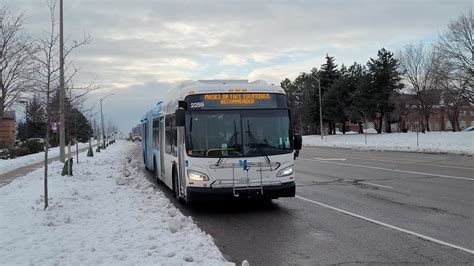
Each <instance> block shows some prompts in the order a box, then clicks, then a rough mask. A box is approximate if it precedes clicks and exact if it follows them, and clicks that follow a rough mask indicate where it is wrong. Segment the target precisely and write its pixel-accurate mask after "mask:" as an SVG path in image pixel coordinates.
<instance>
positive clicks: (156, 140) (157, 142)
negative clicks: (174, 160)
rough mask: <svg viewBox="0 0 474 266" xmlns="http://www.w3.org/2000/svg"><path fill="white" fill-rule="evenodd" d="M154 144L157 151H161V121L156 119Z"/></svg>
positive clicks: (154, 123) (154, 121) (154, 122)
mask: <svg viewBox="0 0 474 266" xmlns="http://www.w3.org/2000/svg"><path fill="white" fill-rule="evenodd" d="M153 142H154V143H155V145H154V146H155V149H156V150H160V120H159V118H156V119H154V120H153Z"/></svg>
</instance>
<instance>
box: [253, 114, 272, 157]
mask: <svg viewBox="0 0 474 266" xmlns="http://www.w3.org/2000/svg"><path fill="white" fill-rule="evenodd" d="M247 133H248V134H249V141H250V144H253V145H254V146H255V147H256V148H257V150H258V151H259V152H260V153H261V154H262V155H263V156H265V160H266V161H267V163H270V162H271V161H270V158H268V155H267V153H266V152H265V151H264V150H263V149H262V147H261V146H260V144H259V143H258V142H257V141H256V140H255V137H254V136H253V134H252V132H251V131H250V121H249V120H247Z"/></svg>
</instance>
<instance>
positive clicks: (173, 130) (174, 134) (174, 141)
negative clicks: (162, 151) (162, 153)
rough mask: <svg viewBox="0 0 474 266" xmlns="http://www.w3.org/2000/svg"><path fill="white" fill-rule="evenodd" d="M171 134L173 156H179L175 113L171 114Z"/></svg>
mask: <svg viewBox="0 0 474 266" xmlns="http://www.w3.org/2000/svg"><path fill="white" fill-rule="evenodd" d="M171 136H172V138H173V139H172V142H171V153H172V154H173V156H178V151H177V147H176V145H177V137H178V131H177V130H176V121H175V117H174V114H172V115H171Z"/></svg>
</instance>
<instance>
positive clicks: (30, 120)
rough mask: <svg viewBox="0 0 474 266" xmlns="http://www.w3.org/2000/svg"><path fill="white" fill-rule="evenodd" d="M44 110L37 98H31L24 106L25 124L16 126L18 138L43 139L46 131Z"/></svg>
mask: <svg viewBox="0 0 474 266" xmlns="http://www.w3.org/2000/svg"><path fill="white" fill-rule="evenodd" d="M45 115H46V113H45V110H44V107H43V105H42V103H41V102H40V100H39V98H38V97H36V96H33V98H32V99H31V101H29V102H28V103H27V105H26V113H25V122H24V123H20V124H19V125H18V138H19V139H20V140H27V139H29V138H44V137H45V131H46V122H45Z"/></svg>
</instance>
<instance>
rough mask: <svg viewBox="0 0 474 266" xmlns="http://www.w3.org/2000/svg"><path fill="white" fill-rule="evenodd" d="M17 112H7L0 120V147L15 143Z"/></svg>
mask: <svg viewBox="0 0 474 266" xmlns="http://www.w3.org/2000/svg"><path fill="white" fill-rule="evenodd" d="M15 132H16V130H15V111H5V113H4V114H3V118H2V119H0V145H1V146H3V145H12V144H13V143H15Z"/></svg>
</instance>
